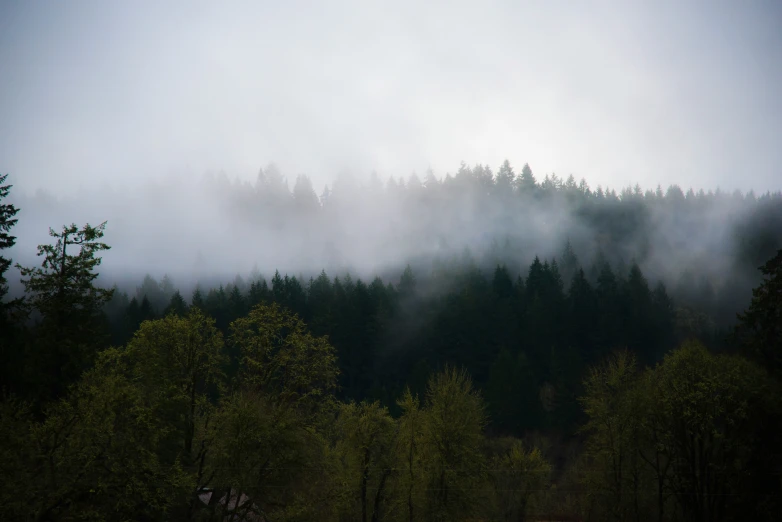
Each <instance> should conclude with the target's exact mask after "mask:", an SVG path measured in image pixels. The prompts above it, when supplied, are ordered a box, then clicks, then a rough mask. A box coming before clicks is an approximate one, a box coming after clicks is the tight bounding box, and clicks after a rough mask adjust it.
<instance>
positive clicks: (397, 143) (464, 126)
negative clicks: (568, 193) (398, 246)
mask: <svg viewBox="0 0 782 522" xmlns="http://www.w3.org/2000/svg"><path fill="white" fill-rule="evenodd" d="M780 93H782V3H780V2H778V1H776V0H762V1H761V0H751V1H746V2H739V1H711V0H709V1H707V0H699V1H688V2H679V1H672V0H666V1H662V2H648V1H644V2H636V1H630V0H616V1H611V2H598V1H575V0H573V1H561V2H560V1H546V2H520V1H509V2H477V1H476V2H470V3H465V2H455V1H450V2H434V1H428V0H427V1H412V2H407V1H400V0H396V1H393V2H370V1H360V2H359V1H356V2H345V1H334V0H330V1H320V2H298V1H285V2H261V1H252V2H238V1H228V2H214V1H213V2H197V1H187V2H185V1H173V0H167V1H164V2H149V1H140V0H134V1H119V0H101V1H92V2H86V1H75V0H69V1H67V2H54V1H32V0H31V1H21V0H6V1H3V2H0V172H3V173H5V172H8V173H10V174H11V178H9V181H11V182H13V183H14V184H15V185H16V188H17V189H18V190H22V191H24V192H29V191H33V190H35V189H37V188H39V187H46V188H48V189H49V190H51V191H52V192H55V193H65V192H67V193H73V192H74V191H75V190H77V189H78V187H79V185H84V186H86V185H87V184H92V183H95V182H96V181H98V180H99V181H98V183H99V184H102V183H104V182H105V183H107V184H109V185H111V186H122V185H129V184H133V183H135V182H137V181H139V180H145V179H149V178H153V177H156V176H161V175H166V174H169V173H172V172H176V173H189V174H192V175H201V174H202V173H203V172H204V171H206V170H221V169H222V170H225V171H226V173H228V175H229V176H230V177H234V176H238V177H241V178H247V179H254V178H255V176H256V173H257V171H258V168H259V167H260V166H262V165H265V164H267V163H268V162H269V161H274V162H276V163H277V164H279V165H280V167H281V168H282V170H283V171H284V172H285V173H286V174H287V175H288V178H289V180H290V181H291V184H292V181H293V179H294V178H295V175H296V174H298V173H306V174H308V175H310V177H312V178H313V181H314V184H315V187H316V190H317V191H318V192H320V190H321V189H322V186H323V184H324V183H330V182H331V181H332V180H333V179H334V177H335V175H336V174H337V173H338V172H340V171H342V170H345V169H348V170H350V171H352V172H354V173H356V174H360V175H366V174H368V173H369V172H371V171H372V170H377V171H378V173H379V174H380V175H381V176H382V177H384V178H386V177H388V176H389V175H394V176H404V177H405V178H406V177H407V176H409V174H410V173H411V172H412V171H414V170H415V171H417V172H418V173H419V174H422V173H423V172H424V171H425V170H426V169H427V167H429V166H431V167H432V168H433V169H434V170H435V173H436V174H437V175H438V176H442V175H444V174H445V172H447V171H450V172H454V171H455V170H456V169H457V168H458V166H459V162H460V161H461V160H464V161H466V162H467V163H469V164H474V163H476V162H480V163H489V164H490V165H491V166H492V168H493V169H496V168H497V167H498V166H499V164H500V163H501V161H502V160H503V159H504V158H506V157H507V158H508V159H510V160H511V163H512V164H514V165H515V166H516V167H517V170H520V167H521V165H522V164H523V163H524V162H529V163H530V165H531V166H532V169H533V171H534V172H535V173H536V174H537V175H538V176H539V177H540V178H542V176H543V175H544V174H545V173H550V172H556V173H557V174H558V175H563V176H567V175H568V174H570V173H572V174H574V175H575V176H576V178H581V177H585V178H586V179H587V180H588V181H589V182H590V184H591V185H592V186H593V187H594V186H596V185H597V184H603V185H606V184H609V185H611V186H612V187H614V188H617V189H619V188H621V187H622V186H625V185H628V184H634V183H636V182H638V183H640V184H641V185H642V186H643V187H644V188H648V187H654V186H655V185H657V184H658V183H661V184H662V185H663V186H667V185H668V184H670V183H679V184H681V185H682V186H683V187H685V189H686V187H689V186H693V187H695V188H696V189H697V188H701V187H702V188H706V189H708V188H715V187H717V186H720V187H721V188H723V189H727V190H732V189H734V188H740V189H742V190H749V189H751V188H752V189H755V190H756V191H765V190H778V189H781V188H782V174H780V172H779V170H780V165H782V140H781V139H780V137H782V97H781V96H780Z"/></svg>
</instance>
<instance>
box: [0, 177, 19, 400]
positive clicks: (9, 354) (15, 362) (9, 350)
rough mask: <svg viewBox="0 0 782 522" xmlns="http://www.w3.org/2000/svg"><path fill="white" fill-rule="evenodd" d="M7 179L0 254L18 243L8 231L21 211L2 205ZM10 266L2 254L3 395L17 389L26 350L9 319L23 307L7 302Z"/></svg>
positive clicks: (0, 222)
mask: <svg viewBox="0 0 782 522" xmlns="http://www.w3.org/2000/svg"><path fill="white" fill-rule="evenodd" d="M7 177H8V174H3V175H0V252H2V251H3V250H5V249H8V248H11V247H12V246H14V244H15V243H16V237H14V236H12V235H10V234H9V232H10V230H11V228H12V227H13V226H14V225H16V222H17V220H16V219H15V218H14V216H15V215H16V213H17V212H19V209H18V208H16V207H15V206H14V205H12V204H9V203H3V200H4V199H5V198H7V197H8V193H9V191H10V190H11V187H12V185H3V182H5V180H6V178H7ZM10 266H11V259H6V258H5V257H3V256H2V255H0V393H2V391H3V390H2V388H4V387H5V386H9V385H10V386H13V387H16V385H15V384H14V383H15V382H17V381H18V378H19V370H20V369H21V366H22V364H23V355H22V354H23V351H22V349H20V347H19V345H18V343H17V340H16V339H14V334H15V328H14V327H13V323H14V321H13V320H12V318H11V317H10V315H11V311H12V309H17V310H18V308H17V306H16V305H18V304H20V301H15V302H13V303H6V302H5V297H6V295H8V285H7V283H8V281H7V280H6V277H5V273H6V271H7V270H8V268H9V267H10Z"/></svg>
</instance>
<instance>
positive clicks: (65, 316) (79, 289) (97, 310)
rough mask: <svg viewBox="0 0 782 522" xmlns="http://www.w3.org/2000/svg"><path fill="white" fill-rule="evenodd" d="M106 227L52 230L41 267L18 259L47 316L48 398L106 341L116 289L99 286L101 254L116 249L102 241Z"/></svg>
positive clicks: (44, 361)
mask: <svg viewBox="0 0 782 522" xmlns="http://www.w3.org/2000/svg"><path fill="white" fill-rule="evenodd" d="M105 227H106V223H105V222H104V223H102V224H100V225H99V226H97V227H92V226H90V225H89V224H87V225H85V226H84V227H83V228H81V229H79V228H78V227H77V226H76V225H75V224H73V225H70V226H67V227H63V230H62V232H61V233H57V232H55V231H54V230H52V229H49V235H50V236H51V237H53V238H56V239H57V242H56V243H55V244H54V245H40V246H39V247H38V255H39V256H43V257H44V260H43V263H42V265H41V267H40V268H25V267H22V266H20V265H18V264H17V267H18V268H19V270H20V271H21V274H22V277H23V279H22V283H23V284H24V287H25V289H26V290H27V292H28V295H29V296H30V297H29V305H30V306H32V307H33V308H34V309H35V310H36V311H37V312H38V313H39V314H40V316H41V322H40V324H39V325H38V327H37V329H36V337H37V339H36V348H37V350H36V353H35V357H36V360H35V362H34V367H35V373H36V377H37V379H40V380H41V381H43V382H45V383H46V384H43V383H42V387H45V388H48V390H47V391H48V394H46V396H47V397H48V398H57V397H61V396H62V395H63V394H64V391H65V389H66V387H67V386H68V385H69V384H71V383H73V382H75V380H76V379H77V378H78V377H79V375H80V374H81V372H82V371H83V370H84V369H86V368H88V367H89V366H90V364H91V362H92V360H93V358H94V356H95V353H96V352H97V351H98V350H99V349H100V348H101V347H102V346H103V343H104V342H105V340H106V339H105V336H104V332H103V330H104V327H105V325H104V323H103V322H102V321H101V314H102V310H103V307H104V305H105V304H106V302H108V301H109V300H110V299H111V296H112V293H113V291H112V290H105V289H101V288H98V287H96V286H95V285H94V281H95V279H96V278H97V277H98V273H97V272H95V269H96V268H97V267H98V265H100V263H101V258H100V257H97V256H96V254H97V253H99V252H101V251H104V250H108V249H109V248H110V247H109V246H108V245H106V244H105V243H102V242H100V241H99V240H100V239H101V238H102V237H103V233H104V229H105ZM69 247H71V249H70V253H69ZM73 248H78V251H77V252H76V253H74V252H73ZM25 278H26V279H25Z"/></svg>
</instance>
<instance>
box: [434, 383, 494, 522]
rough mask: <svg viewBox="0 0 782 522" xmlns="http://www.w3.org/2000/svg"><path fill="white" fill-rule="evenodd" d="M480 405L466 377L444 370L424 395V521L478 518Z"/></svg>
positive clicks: (482, 420)
mask: <svg viewBox="0 0 782 522" xmlns="http://www.w3.org/2000/svg"><path fill="white" fill-rule="evenodd" d="M486 422H487V418H486V414H485V412H484V405H483V400H482V399H481V397H480V394H479V393H478V392H477V391H476V390H474V389H473V386H472V381H471V380H470V377H469V376H468V375H467V373H466V372H465V371H463V370H456V369H455V368H446V369H445V370H444V371H443V372H440V373H437V374H435V375H433V376H432V378H431V379H430V381H429V386H428V388H427V391H426V401H425V408H424V422H423V433H422V438H421V443H422V448H421V450H422V451H421V456H420V459H421V468H422V478H423V487H424V488H426V490H427V493H428V494H427V495H426V499H425V502H424V506H423V509H422V511H423V513H425V518H426V519H427V520H454V519H456V518H465V517H470V516H475V515H477V514H479V512H480V509H481V508H482V505H481V498H480V495H479V492H480V489H481V487H482V486H484V482H485V456H484V455H483V454H482V452H481V448H482V446H483V440H484V435H483V429H484V427H485V425H486Z"/></svg>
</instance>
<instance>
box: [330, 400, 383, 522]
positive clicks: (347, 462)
mask: <svg viewBox="0 0 782 522" xmlns="http://www.w3.org/2000/svg"><path fill="white" fill-rule="evenodd" d="M337 423H338V430H339V431H338V433H339V439H338V440H339V442H338V449H339V454H340V455H341V458H342V461H343V463H344V473H345V479H344V481H345V482H346V484H347V489H348V499H349V500H348V503H347V510H346V511H347V512H346V513H345V514H344V515H345V516H346V517H347V518H350V519H355V520H361V521H362V522H367V521H369V520H371V521H372V522H376V521H378V520H380V519H381V518H383V514H385V513H388V510H389V507H390V506H387V504H388V498H387V497H388V495H389V484H390V480H389V479H390V477H391V472H392V466H393V464H394V463H393V449H394V441H395V437H396V426H395V423H394V420H393V419H392V418H391V416H390V415H389V414H388V409H387V408H385V407H383V406H381V405H380V404H379V403H378V402H373V403H366V402H362V403H359V404H356V403H349V404H344V405H342V406H341V407H340V411H339V417H338V420H337ZM359 513H360V515H359Z"/></svg>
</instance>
